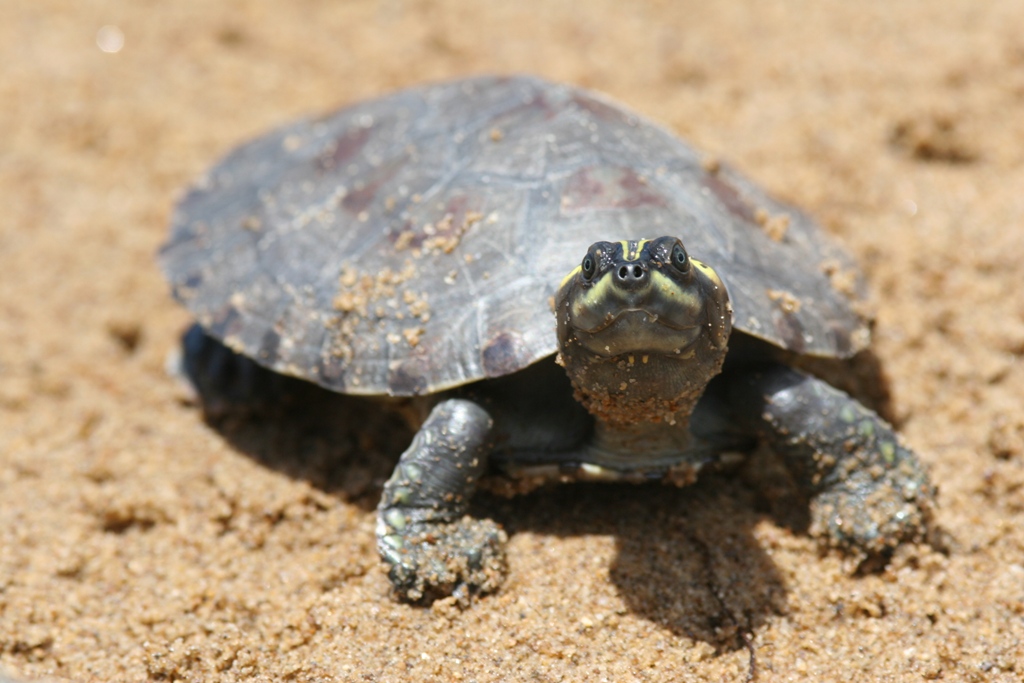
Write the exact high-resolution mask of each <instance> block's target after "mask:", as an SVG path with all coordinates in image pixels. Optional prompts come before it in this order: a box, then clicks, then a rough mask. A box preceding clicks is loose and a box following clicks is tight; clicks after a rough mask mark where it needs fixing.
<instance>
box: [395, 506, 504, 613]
mask: <svg viewBox="0 0 1024 683" xmlns="http://www.w3.org/2000/svg"><path fill="white" fill-rule="evenodd" d="M507 540H508V536H507V535H506V534H505V532H504V531H503V530H502V529H501V527H500V526H498V524H496V523H495V522H493V521H491V520H489V519H473V518H472V517H468V516H466V517H463V518H462V519H460V520H458V521H456V522H450V523H446V524H430V523H426V524H419V525H413V526H410V527H407V528H406V529H405V530H403V531H402V533H400V534H397V533H390V534H387V535H384V536H381V537H380V541H379V544H378V546H379V548H380V554H381V557H382V558H383V559H384V562H385V564H387V565H388V578H389V579H390V580H391V585H392V587H393V589H394V591H395V594H396V595H397V596H398V597H399V598H401V599H402V600H407V601H409V602H426V603H429V602H433V601H434V600H436V599H438V598H444V597H447V596H449V595H451V596H454V597H455V598H456V599H457V602H458V603H459V604H460V605H468V604H469V603H470V602H471V601H472V598H473V596H475V595H481V594H485V593H491V592H493V591H495V590H497V588H498V587H499V586H500V585H501V583H502V581H503V580H504V578H505V573H506V570H507V564H506V561H505V542H506V541H507Z"/></svg>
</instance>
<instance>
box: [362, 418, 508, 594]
mask: <svg viewBox="0 0 1024 683" xmlns="http://www.w3.org/2000/svg"><path fill="white" fill-rule="evenodd" d="M492 426H493V421H492V420H491V417H490V415H488V414H487V412H486V411H485V410H484V409H483V408H481V407H480V406H479V405H477V404H476V403H473V402H472V401H467V400H463V399H448V400H446V401H443V402H441V403H439V404H438V405H436V406H435V407H434V409H433V410H432V411H431V413H430V416H429V417H428V418H427V420H426V422H424V423H423V426H422V427H421V428H420V430H419V432H418V433H417V434H416V436H415V438H414V439H413V442H412V444H411V445H410V446H409V448H408V449H407V450H406V451H405V453H403V454H402V457H401V459H399V461H398V465H397V467H395V471H394V473H393V474H392V475H391V478H390V479H389V480H388V482H387V483H386V484H385V485H384V492H383V494H382V495H381V500H380V505H379V506H378V508H377V547H378V549H379V551H380V555H381V558H383V560H384V562H386V563H387V565H388V567H389V572H388V576H389V578H390V579H391V583H392V585H393V586H394V589H395V592H396V593H397V594H398V596H399V597H401V598H403V599H406V600H411V601H418V600H423V599H427V600H430V599H433V598H438V597H442V596H445V595H450V594H455V595H456V596H457V597H459V598H460V599H462V600H466V599H468V597H469V596H470V595H472V594H473V593H486V592H490V591H493V590H495V589H496V588H497V587H498V586H499V585H500V584H501V581H502V579H503V578H504V575H505V550H504V545H505V541H506V540H507V537H506V535H505V532H504V531H502V530H501V527H499V526H498V525H497V524H495V523H494V522H493V521H491V520H489V519H473V518H471V517H469V516H467V515H466V510H467V509H468V507H469V499H470V498H471V497H472V495H473V493H474V491H475V490H476V485H477V482H478V481H479V479H480V476H481V475H482V474H483V472H484V469H485V467H486V465H487V457H488V453H489V451H490V448H491V444H489V443H488V438H489V436H490V433H491V428H492Z"/></svg>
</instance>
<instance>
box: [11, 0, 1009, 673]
mask: <svg viewBox="0 0 1024 683" xmlns="http://www.w3.org/2000/svg"><path fill="white" fill-rule="evenodd" d="M105 26H106V27H112V28H106V29H104V28H103V27H105ZM1022 26H1024V3H1021V2H1019V1H1014V0H1006V1H1004V2H986V3H979V2H976V1H974V0H900V1H898V2H892V1H890V0H886V1H881V0H879V1H870V2H858V3H850V2H842V1H840V0H806V1H799V0H792V1H785V2H783V1H777V2H772V1H760V2H758V1H755V0H749V1H746V2H690V1H682V2H680V1H677V2H670V1H663V2H658V1H654V0H651V1H644V2H630V3H625V2H610V1H604V0H592V1H588V2H569V1H564V0H547V1H544V2H541V1H540V0H537V1H520V2H508V1H506V0H479V1H476V2H457V1H455V0H450V1H446V0H436V1H428V0H422V1H413V0H409V1H401V0H391V1H388V2H380V3H373V2H348V1H346V2H326V1H324V2H312V1H307V0H293V1H292V2H288V3H284V2H282V3H269V2H258V1H256V0H253V1H251V2H241V1H237V2H236V1H232V2H218V3H211V2H198V1H185V0H180V1H177V2H173V3H172V2H167V3H156V2H113V1H111V2H94V1H86V2H81V1H79V2H70V1H59V0H6V1H5V2H3V3H0V669H7V670H8V671H9V672H11V673H16V674H18V675H21V676H25V677H32V678H36V677H46V678H58V679H69V680H74V681H143V680H151V681H177V680H184V681H235V680H261V681H282V680H293V681H404V680H415V681H435V680H436V681H449V680H464V681H518V680H528V681H577V680H580V681H582V680H588V681H634V680H639V681H674V680H685V681H704V680H708V681H721V680H732V681H740V680H744V678H745V677H746V676H747V675H748V671H749V667H750V660H751V652H752V651H753V652H755V653H756V657H755V661H756V667H757V673H758V677H759V679H760V680H764V681H774V680H787V681H788V680H809V681H832V680H834V681H864V680H886V681H920V680H923V679H925V680H931V679H937V680H950V681H1020V680H1021V679H1022V677H1024V642H1022V639H1024V528H1022V522H1024V364H1022V362H1021V356H1022V354H1024V287H1022V283H1024V274H1022V266H1021V263H1022V261H1024V32H1022V31H1021V27H1022ZM101 47H102V48H104V49H105V50H107V51H104V49H101ZM494 71H497V72H508V71H528V72H535V73H538V74H542V75H545V76H547V77H550V78H554V79H558V80H565V81H571V82H574V83H578V84H582V85H585V86H588V87H593V88H597V89H600V90H603V91H605V92H607V93H610V94H611V95H612V96H614V97H615V98H617V99H618V100H620V101H622V102H624V103H626V104H627V105H629V106H631V107H633V108H634V109H636V110H638V111H640V112H643V113H644V114H646V115H648V116H649V117H651V118H653V119H655V120H658V121H661V122H664V123H665V124H666V125H668V126H669V127H671V128H673V129H674V130H676V131H678V132H679V133H680V134H681V135H683V136H684V137H686V138H688V139H689V140H690V141H691V142H693V143H694V144H695V145H697V146H698V147H700V148H702V149H704V150H707V151H708V152H709V153H712V154H715V155H718V156H720V157H722V158H725V159H728V160H730V161H731V162H733V163H734V164H735V165H736V166H738V167H739V168H740V169H742V170H743V171H744V172H746V173H747V174H748V175H750V176H752V177H753V178H754V179H756V180H758V181H759V182H761V183H762V184H763V185H765V186H767V187H768V188H769V189H771V190H772V191H773V192H775V193H776V194H778V195H780V196H781V197H783V198H785V199H787V200H789V201H792V202H794V203H797V204H799V205H801V206H803V207H805V208H807V209H809V210H810V211H811V212H812V213H813V214H815V215H816V216H817V217H818V218H819V219H820V220H821V221H822V223H823V225H825V226H826V228H827V229H828V230H829V231H830V232H832V233H833V234H835V235H836V236H837V238H838V239H840V240H841V241H842V242H844V243H845V244H846V245H847V246H848V247H849V249H850V250H851V251H852V252H853V253H854V254H855V255H856V256H857V258H858V259H859V260H860V262H861V263H862V264H863V266H864V268H865V269H866V271H867V272H868V275H869V277H870V279H871V281H872V284H873V287H874V291H875V294H876V300H877V304H878V312H879V315H878V332H877V335H876V344H875V349H876V351H877V352H878V354H879V356H880V358H881V360H882V362H883V363H884V367H885V370H886V371H887V373H888V375H889V378H890V380H891V386H890V389H891V391H892V396H893V406H894V417H895V418H896V419H897V421H898V422H899V423H900V425H901V429H902V431H903V433H904V435H905V437H906V439H907V441H908V442H909V443H910V444H911V445H912V446H913V447H914V448H915V449H916V450H917V451H918V452H919V453H920V455H921V457H922V459H923V460H924V461H925V462H927V463H928V464H929V465H930V466H931V468H932V472H933V477H934V480H935V482H936V483H937V484H938V485H939V487H940V498H939V502H940V506H941V508H940V512H939V521H940V523H941V524H942V525H943V527H944V528H945V529H946V530H947V531H948V532H949V533H950V534H951V536H952V537H953V539H954V544H953V548H952V552H951V553H950V554H949V555H944V554H941V553H938V552H935V551H934V550H932V549H930V548H928V547H907V548H904V549H902V550H901V551H900V552H899V554H898V555H897V557H896V558H895V559H894V560H893V562H892V564H891V565H890V567H889V568H888V570H887V571H885V572H883V573H881V574H878V575H871V576H865V577H852V576H850V575H849V573H848V571H847V570H848V568H847V567H846V566H845V564H844V562H843V558H841V557H840V556H838V555H834V554H828V553H825V554H822V553H820V552H819V551H818V548H817V546H816V544H815V543H814V542H813V541H812V540H810V539H809V538H807V537H806V536H805V535H803V534H800V533H798V532H794V531H793V530H792V529H791V528H790V527H789V526H787V523H788V522H787V519H788V517H787V515H789V514H790V512H792V511H789V512H787V511H786V510H785V509H782V510H781V512H780V511H779V510H776V511H775V514H769V510H768V509H767V507H766V506H765V505H764V504H763V499H764V496H763V495H761V494H762V493H764V492H763V491H758V490H755V488H754V487H752V486H751V485H750V484H749V483H745V482H744V481H743V480H738V479H715V478H711V479H709V480H707V481H706V482H705V483H704V484H702V485H701V486H699V487H694V488H692V489H687V490H684V491H676V490H668V489H662V488H632V487H628V486H626V487H588V486H578V487H561V488H557V489H552V490H550V491H545V492H540V493H537V494H534V495H531V496H527V497H523V498H519V499H515V500H511V501H503V500H493V499H492V500H484V501H482V503H481V505H483V506H484V508H485V511H486V512H487V513H488V514H491V515H493V516H494V517H496V518H497V519H498V520H499V521H501V522H502V523H503V524H505V526H506V528H507V529H508V530H509V531H510V533H511V536H512V540H511V544H510V548H509V557H510V563H511V575H510V577H509V580H508V582H507V583H506V585H505V587H504V589H503V590H502V591H501V592H500V593H498V594H497V595H494V596H492V597H488V598H486V599H484V600H481V601H480V602H479V603H478V604H476V605H475V606H474V607H472V608H471V609H470V610H468V611H465V612H459V611H458V610H457V609H455V608H454V607H452V606H451V605H449V604H448V603H439V604H437V605H435V607H434V608H432V609H423V608H415V607H409V606H406V605H401V604H397V603H395V602H393V601H391V600H390V599H389V598H388V597H387V580H386V577H385V576H384V574H383V572H382V571H381V570H380V568H379V566H378V560H377V556H376V552H375V548H374V540H373V525H374V519H373V511H372V510H373V506H374V505H375V503H376V499H377V496H378V495H379V486H380V484H381V482H382V480H383V478H384V477H386V475H387V473H388V470H389V467H390V465H391V463H392V462H393V459H394V457H395V456H396V455H397V450H396V449H398V450H400V449H401V446H402V444H401V440H402V439H403V438H404V436H403V435H402V434H397V435H394V436H393V437H388V434H391V431H390V430H389V426H388V425H387V424H386V423H384V422H382V420H384V418H379V417H377V416H376V415H373V414H371V415H363V416H360V417H359V420H360V421H369V422H371V423H372V424H374V425H375V427H376V431H373V430H371V431H369V432H367V431H357V430H356V429H354V428H353V425H351V424H349V425H347V426H346V425H340V426H334V427H333V428H332V429H333V431H332V430H327V431H324V430H319V431H318V430H314V431H308V430H306V429H304V428H300V427H301V425H295V424H291V423H287V422H283V423H280V424H255V425H253V424H250V425H234V426H232V427H231V428H230V429H221V430H216V429H213V428H211V427H210V426H208V425H206V424H205V423H204V422H203V421H202V419H201V417H200V415H199V413H198V411H197V410H196V409H195V408H194V407H191V406H188V405H185V404H183V403H182V402H181V400H179V397H180V394H179V392H178V390H177V389H176V387H175V386H174V383H173V382H172V381H171V380H169V379H168V378H167V376H166V375H165V373H164V370H163V362H164V358H165V356H166V355H167V353H168V351H169V350H170V349H171V348H172V347H173V346H174V345H175V343H176V338H177V335H178V333H179V332H180V330H181V329H182V328H183V326H184V325H185V324H186V322H187V316H186V315H185V313H184V312H183V311H182V310H180V309H179V307H178V306H176V305H175V304H174V303H173V302H172V301H171V299H170V297H169V295H168V293H167V289H166V287H165V285H164V282H163V280H162V278H161V276H160V274H159V272H158V270H157V268H156V266H155V262H154V252H155V250H156V249H157V247H158V246H159V244H160V243H161V241H162V240H163V237H164V232H165V226H166V222H167V218H168V215H169V211H170V209H171V206H172V204H173V201H174V197H175V195H176V192H177V191H178V190H179V189H180V188H181V187H182V186H183V185H184V184H185V183H186V182H188V181H189V180H190V179H192V178H193V177H195V176H196V175H197V174H198V173H199V172H201V171H202V170H203V169H204V168H205V167H206V166H208V165H209V164H210V163H212V162H213V161H214V160H215V159H216V157H218V156H219V155H220V154H221V153H223V152H225V151H226V150H227V149H229V148H230V147H231V146H233V145H234V144H236V143H238V142H239V141H241V140H242V139H244V138H247V137H249V136H252V135H255V134H258V133H260V132H262V131H263V130H265V129H266V128H267V127H269V126H272V125H274V124H277V123H281V122H284V121H286V120H287V119H289V118H290V117H293V116H296V115H299V114H302V113H309V112H317V111H325V110H328V109H330V108H332V107H334V106H338V105H341V104H343V103H346V102H350V101H353V100H356V99H360V98H364V97H369V96H374V95H377V94H380V93H382V92H385V91H387V90H391V89H394V88H396V87H400V86H403V85H407V84H412V83H417V82H421V81H424V80H430V79H440V78H446V77H453V76H458V75H464V74H468V73H476V72H494ZM378 423H379V424H378ZM354 426H359V423H357V424H356V425H354ZM781 507H782V508H785V505H782V506H781ZM797 512H798V511H797Z"/></svg>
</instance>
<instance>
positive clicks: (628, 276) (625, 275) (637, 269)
mask: <svg viewBox="0 0 1024 683" xmlns="http://www.w3.org/2000/svg"><path fill="white" fill-rule="evenodd" d="M617 275H618V277H619V281H620V282H623V283H638V282H642V281H643V280H644V278H645V277H646V276H647V271H645V270H644V269H643V267H642V266H639V265H631V266H630V265H622V266H619V270H618V271H617Z"/></svg>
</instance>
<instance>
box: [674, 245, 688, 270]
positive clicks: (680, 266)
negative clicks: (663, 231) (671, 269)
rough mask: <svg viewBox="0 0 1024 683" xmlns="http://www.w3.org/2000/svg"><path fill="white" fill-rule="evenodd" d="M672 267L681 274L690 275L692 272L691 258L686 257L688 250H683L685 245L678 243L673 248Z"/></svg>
mask: <svg viewBox="0 0 1024 683" xmlns="http://www.w3.org/2000/svg"><path fill="white" fill-rule="evenodd" d="M672 265H673V266H675V268H676V270H678V271H679V272H680V273H688V272H689V271H690V258H689V257H688V256H687V255H686V250H685V249H683V245H681V244H679V242H676V244H675V246H674V247H672Z"/></svg>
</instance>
